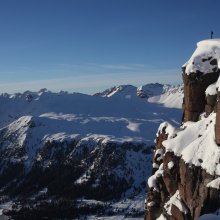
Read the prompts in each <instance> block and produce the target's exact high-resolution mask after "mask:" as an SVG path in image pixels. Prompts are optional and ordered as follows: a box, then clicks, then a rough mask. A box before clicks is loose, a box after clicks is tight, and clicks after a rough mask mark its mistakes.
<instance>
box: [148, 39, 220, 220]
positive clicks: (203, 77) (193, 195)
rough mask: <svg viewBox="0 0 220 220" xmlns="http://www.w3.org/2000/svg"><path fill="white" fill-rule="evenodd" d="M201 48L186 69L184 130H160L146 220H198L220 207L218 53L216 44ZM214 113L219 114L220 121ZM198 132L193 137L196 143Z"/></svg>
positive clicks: (204, 43) (184, 68)
mask: <svg viewBox="0 0 220 220" xmlns="http://www.w3.org/2000/svg"><path fill="white" fill-rule="evenodd" d="M218 43H219V42H218ZM206 44H207V45H208V46H210V47H211V49H210V48H209V47H208V48H209V49H210V51H211V52H210V53H207V54H209V56H208V57H206V58H205V55H206V53H205V52H206V51H205V50H206V49H207V47H204V45H206ZM209 44H210V45H209ZM198 46H200V47H201V48H199V50H198V51H196V52H195V53H194V54H193V56H192V57H191V59H190V60H189V61H188V62H187V63H186V64H185V65H184V66H183V69H182V70H183V73H182V77H183V82H184V99H183V105H182V106H183V118H182V123H183V125H182V126H181V128H180V129H179V130H178V131H175V130H174V128H173V127H172V126H171V127H169V125H168V124H166V123H163V124H162V125H161V126H160V128H159V129H158V133H157V138H156V144H155V153H154V159H153V172H152V176H151V177H150V178H149V179H148V186H149V191H148V196H147V200H146V203H145V210H146V212H145V220H155V219H157V218H159V217H162V219H163V218H166V219H170V220H174V219H175V220H180V219H182V220H191V219H192V220H194V219H198V218H199V217H200V216H201V215H203V214H206V213H212V212H214V211H216V210H217V209H218V208H219V207H220V199H219V198H220V177H219V176H220V172H218V169H219V168H218V167H219V166H220V159H219V158H220V155H219V152H220V151H219V149H218V146H217V145H220V92H218V93H217V92H216V90H218V85H216V81H217V80H218V77H219V72H220V71H219V69H218V67H217V59H216V58H215V57H212V56H210V54H212V53H213V51H212V50H213V42H212V41H211V43H210V42H208V43H207V42H202V43H199V44H198ZM219 48H220V45H219ZM214 54H216V51H215V53H214ZM219 54H220V53H219ZM203 64H204V66H203ZM217 84H218V83H217ZM212 112H216V116H215V114H211V113H212ZM201 113H203V114H202V115H201ZM188 121H193V122H197V123H192V124H191V125H192V127H190V128H188V127H187V126H188V124H187V123H185V122H188ZM213 121H214V122H213ZM184 123H185V124H184ZM194 125H195V126H194ZM210 126H211V127H210ZM187 129H189V130H188V133H187V131H186V130H187ZM190 129H191V130H190ZM184 131H185V133H184ZM192 132H194V133H193V134H192V136H193V137H190V135H191V133H192ZM196 132H197V133H196ZM209 133H211V135H210V134H209ZM170 139H172V140H173V141H170ZM190 140H191V142H190ZM186 142H187V143H186ZM192 142H194V143H193V144H192ZM169 143H170V144H169ZM175 144H176V145H177V146H176V147H175ZM216 144H217V145H216ZM193 147H195V148H196V149H200V151H196V150H195V149H193ZM186 148H187V150H186ZM208 148H209V149H210V151H212V150H213V153H212V154H210V155H211V156H210V157H204V155H202V154H207V152H204V151H202V149H208ZM202 152H203V153H202ZM196 154H198V155H199V156H198V155H196ZM189 157H190V158H189ZM195 158H196V159H195ZM201 158H203V159H201ZM204 159H205V160H206V161H204ZM215 159H216V160H215ZM213 160H215V163H213V164H214V165H213V167H215V168H214V169H213V170H212V169H210V166H209V165H207V164H210V163H211V162H212V161H213Z"/></svg>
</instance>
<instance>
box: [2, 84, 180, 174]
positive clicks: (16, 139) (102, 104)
mask: <svg viewBox="0 0 220 220" xmlns="http://www.w3.org/2000/svg"><path fill="white" fill-rule="evenodd" d="M159 85H160V84H158V85H157V84H156V86H155V88H154V84H150V88H151V92H152V94H158V88H160V87H163V86H161V85H160V86H159ZM146 87H147V86H144V87H143V88H146ZM148 87H149V86H148ZM154 89H155V92H154ZM128 96H129V97H130V98H129V99H127V98H126V97H128ZM27 97H29V99H28V100H27ZM0 102H1V106H0V132H4V133H6V136H7V137H10V138H9V139H7V140H8V142H7V143H6V142H4V144H3V145H2V146H1V148H7V149H14V148H15V146H16V147H25V152H26V155H25V157H23V158H20V157H19V158H18V157H16V155H14V156H13V157H12V158H11V161H14V163H16V162H19V161H24V162H25V165H26V167H27V171H28V168H30V166H31V164H32V161H33V159H34V158H35V157H38V156H37V152H38V151H39V149H41V148H42V147H43V145H44V144H45V143H46V142H71V141H73V140H77V141H80V143H82V142H87V143H88V142H89V143H91V144H90V146H94V144H92V143H97V142H102V143H107V142H116V143H119V144H120V143H124V142H132V143H145V144H147V145H151V144H153V140H154V136H155V132H156V129H157V128H158V125H159V124H160V123H161V122H164V121H165V120H167V117H168V118H169V117H170V120H169V122H170V123H171V124H176V123H178V121H179V120H180V117H179V115H180V110H178V109H175V110H173V109H169V108H166V107H162V106H160V105H158V104H156V103H149V102H148V101H147V99H144V98H140V97H139V96H137V88H136V87H134V86H130V85H127V86H119V87H117V88H116V90H115V91H114V92H112V93H110V94H108V95H107V96H105V97H100V96H90V95H84V94H80V93H73V94H69V93H65V92H61V93H52V92H50V91H47V90H46V89H43V90H41V91H39V92H30V91H26V92H24V93H23V94H21V93H18V94H14V95H8V94H2V95H1V96H0ZM6 109H7V111H6ZM40 160H41V157H40V156H39V157H38V161H40ZM47 165H49V161H48V164H47Z"/></svg>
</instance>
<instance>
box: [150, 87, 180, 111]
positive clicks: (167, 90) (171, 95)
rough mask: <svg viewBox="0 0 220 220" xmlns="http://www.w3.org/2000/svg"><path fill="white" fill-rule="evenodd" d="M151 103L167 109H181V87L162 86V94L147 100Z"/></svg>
mask: <svg viewBox="0 0 220 220" xmlns="http://www.w3.org/2000/svg"><path fill="white" fill-rule="evenodd" d="M148 101H149V102H152V103H160V104H163V105H164V106H165V107H168V108H180V109H181V108H182V103H183V85H181V86H164V88H163V92H162V93H161V94H158V95H156V96H153V97H150V98H149V99H148Z"/></svg>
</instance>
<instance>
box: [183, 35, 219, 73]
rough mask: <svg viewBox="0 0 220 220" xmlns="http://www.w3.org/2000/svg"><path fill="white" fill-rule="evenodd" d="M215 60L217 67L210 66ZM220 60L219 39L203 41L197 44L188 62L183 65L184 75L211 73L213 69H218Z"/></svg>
mask: <svg viewBox="0 0 220 220" xmlns="http://www.w3.org/2000/svg"><path fill="white" fill-rule="evenodd" d="M213 59H216V60H217V66H215V65H211V64H210V61H212V60H213ZM219 60H220V39H209V40H203V41H200V42H198V43H197V48H196V50H195V52H194V53H193V55H192V56H191V58H190V59H189V61H187V62H186V64H184V65H183V67H185V68H186V70H185V72H186V74H190V73H192V72H197V71H200V72H202V73H204V74H207V73H212V72H214V71H213V68H215V67H218V68H219V65H220V63H219Z"/></svg>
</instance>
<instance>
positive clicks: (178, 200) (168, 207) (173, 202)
mask: <svg viewBox="0 0 220 220" xmlns="http://www.w3.org/2000/svg"><path fill="white" fill-rule="evenodd" d="M172 205H175V206H176V207H177V208H178V209H179V210H180V211H181V212H183V213H184V214H187V212H188V211H187V209H186V207H185V205H184V204H183V202H182V201H181V197H180V195H179V190H177V191H176V193H175V194H174V195H173V196H172V197H171V198H170V199H169V201H168V202H167V203H165V205H164V208H165V209H166V211H167V214H168V215H172V213H171V207H172Z"/></svg>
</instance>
